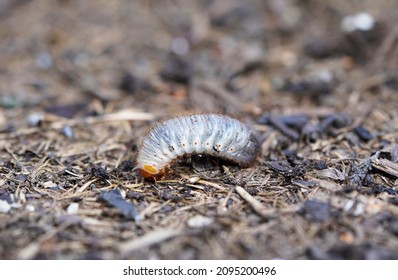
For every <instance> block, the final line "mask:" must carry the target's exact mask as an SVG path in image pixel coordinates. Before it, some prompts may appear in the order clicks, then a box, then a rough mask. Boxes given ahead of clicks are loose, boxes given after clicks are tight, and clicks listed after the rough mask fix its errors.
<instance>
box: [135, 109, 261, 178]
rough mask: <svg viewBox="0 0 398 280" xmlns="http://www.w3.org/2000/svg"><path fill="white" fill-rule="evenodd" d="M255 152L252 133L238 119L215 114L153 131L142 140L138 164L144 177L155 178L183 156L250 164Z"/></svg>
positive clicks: (175, 121)
mask: <svg viewBox="0 0 398 280" xmlns="http://www.w3.org/2000/svg"><path fill="white" fill-rule="evenodd" d="M258 151H259V143H258V141H257V139H256V137H255V136H254V134H253V132H252V131H251V130H250V129H249V128H248V127H247V126H246V125H245V124H243V123H241V122H240V121H238V120H235V119H232V118H230V117H227V116H223V115H216V114H209V115H204V114H203V115H202V114H199V115H190V116H181V117H176V118H173V119H169V120H167V121H165V122H163V123H160V124H159V125H157V126H155V127H154V128H152V130H151V131H150V132H149V133H148V135H147V136H146V137H145V138H144V140H143V141H142V145H141V148H140V151H139V153H138V158H137V165H138V168H139V169H140V173H141V174H142V175H143V176H144V177H155V176H158V175H160V174H162V173H163V172H164V169H165V167H166V166H168V165H169V164H170V163H171V162H172V161H173V160H174V159H176V158H178V157H181V156H184V155H189V154H193V153H195V154H209V155H212V156H218V157H221V158H224V159H227V160H230V161H233V162H236V163H238V164H240V165H249V164H250V163H251V162H253V161H254V160H255V158H256V156H257V153H258Z"/></svg>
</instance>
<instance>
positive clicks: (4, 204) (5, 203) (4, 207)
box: [0, 200, 11, 213]
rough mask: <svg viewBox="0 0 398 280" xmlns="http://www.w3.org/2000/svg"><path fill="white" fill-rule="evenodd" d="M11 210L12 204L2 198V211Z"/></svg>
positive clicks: (0, 203)
mask: <svg viewBox="0 0 398 280" xmlns="http://www.w3.org/2000/svg"><path fill="white" fill-rule="evenodd" d="M10 210H11V205H10V204H9V203H8V202H7V201H5V200H0V213H8V212H9V211H10Z"/></svg>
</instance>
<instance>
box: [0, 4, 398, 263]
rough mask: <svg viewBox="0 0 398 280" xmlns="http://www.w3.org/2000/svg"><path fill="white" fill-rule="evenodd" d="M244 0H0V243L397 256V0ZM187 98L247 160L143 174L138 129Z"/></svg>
mask: <svg viewBox="0 0 398 280" xmlns="http://www.w3.org/2000/svg"><path fill="white" fill-rule="evenodd" d="M244 3H245V4H243V2H242V1H235V0H228V1H179V0H175V1H151V0H147V1H145V0H142V1H128V0H124V1H123V0H120V1H110V0H106V1H105V0H96V1H71V0H58V1H51V2H50V1H45V0H36V1H33V0H31V1H30V0H8V1H3V2H2V4H1V5H0V36H1V41H0V74H1V83H0V237H1V238H0V258H1V259H125V258H130V259H274V258H282V259H397V258H398V253H397V252H398V197H397V193H398V187H397V178H398V146H397V144H396V143H397V138H398V137H397V136H398V134H397V133H398V113H397V110H396V108H397V106H398V92H397V91H398V76H397V70H398V69H397V65H398V29H397V28H396V26H395V25H396V24H395V23H396V21H395V19H396V18H397V16H398V15H397V9H396V8H397V7H396V6H397V4H396V2H395V1H394V0H391V1H387V0H385V1H370V0H369V1H363V0H357V1H354V0H351V1H343V0H341V1H340V0H338V1H315V0H308V1H292V0H284V1H277V0H274V1H245V2H244ZM358 12H368V13H370V14H371V15H372V16H373V17H374V19H375V20H376V25H375V26H374V27H373V28H371V29H370V30H369V31H360V30H356V31H353V32H350V33H344V32H343V31H342V29H341V27H340V22H341V20H342V18H343V17H345V16H347V15H354V14H356V13H358ZM196 112H200V113H206V112H216V113H222V114H228V115H230V116H233V117H235V118H237V119H239V120H241V121H243V122H245V123H248V124H250V125H251V126H252V127H253V128H254V129H255V130H256V131H257V132H258V134H259V137H260V139H262V146H261V155H260V156H259V157H258V160H257V161H256V163H255V164H254V165H253V166H251V167H249V168H240V167H239V166H234V165H229V164H224V163H222V162H218V163H216V164H214V163H212V164H211V165H210V166H212V167H211V168H209V167H208V166H202V165H201V164H202V163H197V162H196V161H195V160H190V159H185V160H182V161H180V162H176V163H175V164H174V165H173V166H172V167H171V169H170V172H169V173H168V174H167V176H166V177H164V178H161V179H159V180H157V181H148V180H144V179H143V178H142V177H141V176H140V175H139V174H138V172H137V170H135V169H134V167H135V163H134V162H135V158H136V156H137V151H138V149H139V144H140V141H141V139H142V138H143V137H144V136H145V134H146V133H147V132H148V131H149V129H150V128H151V127H152V126H153V125H155V124H156V122H157V121H158V120H163V119H167V118H169V117H173V116H176V115H181V114H188V113H196ZM205 165H206V164H205Z"/></svg>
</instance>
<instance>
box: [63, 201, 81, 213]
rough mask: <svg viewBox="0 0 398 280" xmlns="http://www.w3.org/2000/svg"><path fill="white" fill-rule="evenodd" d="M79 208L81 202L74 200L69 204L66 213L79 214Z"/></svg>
mask: <svg viewBox="0 0 398 280" xmlns="http://www.w3.org/2000/svg"><path fill="white" fill-rule="evenodd" d="M77 210H79V203H76V202H73V203H71V204H69V206H68V208H67V209H66V213H68V214H71V215H74V214H77Z"/></svg>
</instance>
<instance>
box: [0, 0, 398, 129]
mask: <svg viewBox="0 0 398 280" xmlns="http://www.w3.org/2000/svg"><path fill="white" fill-rule="evenodd" d="M396 8H397V2H396V1H394V0H391V1H388V0H384V1H362V0H357V1H355V0H352V1H343V0H342V1H316V0H301V1H299V0H271V1H256V0H250V1H237V0H227V1H210V0H206V1H178V0H174V1H151V0H146V1H129V0H125V1H123V0H120V1H113V0H106V1H105V0H104V1H101V0H98V1H89V0H86V1H73V0H57V1H45V0H1V2H0V75H1V83H0V96H1V99H0V105H1V107H2V108H3V109H2V110H1V115H2V118H1V119H2V120H3V121H2V122H0V125H1V126H2V127H3V128H4V126H5V125H7V124H6V123H5V121H4V119H10V118H11V119H12V118H13V117H14V116H16V113H15V111H14V112H12V113H11V112H7V111H4V109H9V108H13V109H16V110H18V109H19V108H23V112H25V113H26V112H27V111H30V110H38V109H39V110H41V109H43V110H44V111H45V112H49V113H55V114H60V115H63V116H65V117H68V118H70V117H73V116H75V114H77V113H80V114H81V115H80V116H84V115H87V114H94V113H102V112H101V110H102V111H103V110H108V111H109V110H111V111H112V110H115V109H114V108H118V109H121V108H126V107H129V108H131V107H133V108H136V109H138V110H140V111H145V112H150V113H153V114H155V115H156V116H157V117H160V118H162V117H167V116H170V115H176V114H180V113H183V112H208V111H210V112H219V113H229V114H232V115H235V116H240V117H241V118H242V117H244V116H248V115H252V116H259V115H261V114H263V113H264V112H279V113H289V112H293V111H297V110H298V109H302V110H308V109H314V108H315V107H317V108H323V107H327V108H329V109H331V110H337V111H341V110H345V109H346V108H347V106H351V105H352V104H355V105H361V104H362V103H361V102H363V101H364V100H363V99H362V97H363V96H365V95H366V92H365V91H367V90H369V89H370V90H374V89H376V88H379V87H383V90H384V89H386V90H390V89H393V90H394V91H395V90H396V87H397V81H396V72H395V71H396V70H397V69H396V67H397V65H398V64H397V62H398V61H397V53H398V48H397V33H398V31H397V28H396V26H395V21H394V20H395V19H396V18H397V13H398V12H397V9H396ZM361 15H362V17H361ZM368 101H369V100H368ZM365 103H366V102H365ZM365 103H364V106H365V105H366V104H365ZM367 104H368V103H367ZM66 105H68V106H66ZM298 106H300V107H299V108H298Z"/></svg>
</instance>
